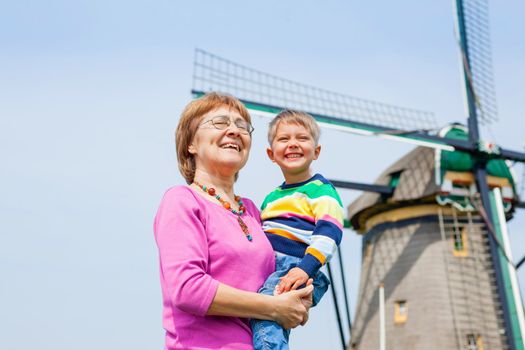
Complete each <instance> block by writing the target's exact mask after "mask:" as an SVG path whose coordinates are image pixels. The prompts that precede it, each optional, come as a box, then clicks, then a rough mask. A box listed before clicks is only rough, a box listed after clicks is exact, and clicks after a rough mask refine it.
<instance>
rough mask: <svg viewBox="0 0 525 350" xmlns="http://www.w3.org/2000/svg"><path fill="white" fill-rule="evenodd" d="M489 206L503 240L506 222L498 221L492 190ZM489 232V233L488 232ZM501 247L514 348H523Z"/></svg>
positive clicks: (495, 226) (502, 269) (516, 312)
mask: <svg viewBox="0 0 525 350" xmlns="http://www.w3.org/2000/svg"><path fill="white" fill-rule="evenodd" d="M490 206H491V208H492V213H493V214H492V222H493V223H494V229H495V231H496V232H495V233H496V236H497V237H498V241H499V242H503V233H502V232H501V225H506V224H507V223H506V222H500V220H499V216H498V214H497V213H498V208H497V206H496V198H495V194H494V191H490ZM489 234H490V233H489ZM501 249H502V248H501V247H500V248H498V255H499V257H500V259H499V260H500V262H501V272H502V279H503V288H504V290H505V295H506V296H507V304H508V309H509V314H510V315H509V316H510V326H511V328H512V334H513V339H512V342H513V343H514V349H516V350H525V348H524V345H523V335H522V334H521V331H520V326H519V320H518V310H517V309H516V303H515V302H514V293H513V291H512V284H511V281H510V271H509V266H508V262H507V259H506V257H505V255H504V254H503V252H502V251H501Z"/></svg>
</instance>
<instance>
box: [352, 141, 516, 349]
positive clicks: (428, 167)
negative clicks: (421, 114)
mask: <svg viewBox="0 0 525 350" xmlns="http://www.w3.org/2000/svg"><path fill="white" fill-rule="evenodd" d="M434 157H435V151H434V150H431V149H427V148H421V147H420V148H416V149H414V150H413V151H412V152H410V153H408V154H407V155H406V156H404V157H403V158H401V159H400V160H399V161H397V162H396V163H394V164H393V165H392V166H390V167H389V168H388V169H387V170H385V171H384V172H383V173H382V174H381V175H380V176H379V178H378V179H377V180H376V184H381V185H388V184H389V183H390V181H391V175H392V174H394V173H398V174H399V181H398V183H397V185H396V189H395V191H394V194H393V196H392V198H384V197H382V196H381V195H378V194H375V193H365V194H363V195H361V196H360V197H359V198H358V199H357V200H356V201H355V202H354V203H352V204H351V205H350V206H349V208H348V212H349V217H350V219H351V222H352V225H353V226H354V228H357V229H360V230H361V232H362V233H363V258H362V268H361V277H360V286H359V294H358V305H357V308H356V313H355V317H354V321H353V327H352V344H353V347H352V346H350V347H349V348H350V349H352V348H353V349H378V348H379V309H378V308H379V294H378V293H379V289H378V286H379V284H380V283H384V286H385V307H386V311H385V317H386V334H387V340H386V344H387V349H389V350H396V349H403V350H406V349H426V350H427V349H428V350H434V349H458V350H459V349H466V347H467V335H468V334H475V335H480V336H481V338H482V341H483V348H484V349H485V350H486V349H491V350H499V349H506V348H507V345H506V338H505V335H504V333H502V329H503V322H502V309H501V305H500V303H499V297H498V294H497V288H496V281H495V272H494V268H493V265H492V259H491V256H490V251H489V245H488V244H489V243H488V236H487V231H486V230H485V229H484V227H483V226H482V225H481V222H482V219H481V218H480V217H479V216H478V215H477V214H476V213H466V212H459V211H456V210H455V209H453V208H451V207H450V206H444V207H442V208H443V210H441V211H440V212H441V218H440V215H439V209H436V213H435V214H434V215H433V216H430V217H429V216H426V217H414V218H411V219H410V220H404V221H403V220H401V221H394V222H385V223H382V224H381V223H380V224H377V225H376V226H374V227H368V228H367V227H366V226H367V222H369V219H370V218H372V217H374V215H377V214H380V213H383V215H384V213H387V214H388V213H389V212H390V211H392V210H396V209H399V208H408V209H407V210H411V208H415V207H417V206H421V205H428V204H429V203H433V204H435V203H436V202H435V199H434V198H435V195H436V194H437V193H438V191H439V186H438V185H437V184H436V181H435V168H434V164H435V158H434ZM436 208H439V207H437V206H436ZM462 229H464V230H465V231H464V232H465V234H466V237H465V238H466V245H467V252H468V253H467V254H466V256H456V255H454V254H453V249H454V245H453V244H454V243H453V238H454V237H453V236H454V233H457V232H459V231H458V230H462ZM367 230H368V231H367ZM368 245H370V246H368ZM396 301H406V306H407V309H408V317H407V320H406V322H405V323H401V324H399V323H396V322H395V320H394V313H395V310H394V308H395V303H396Z"/></svg>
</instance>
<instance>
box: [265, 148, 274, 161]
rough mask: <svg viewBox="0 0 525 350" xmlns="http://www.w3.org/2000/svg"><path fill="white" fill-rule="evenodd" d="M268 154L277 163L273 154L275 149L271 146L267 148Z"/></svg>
mask: <svg viewBox="0 0 525 350" xmlns="http://www.w3.org/2000/svg"><path fill="white" fill-rule="evenodd" d="M266 154H267V155H268V158H270V160H271V161H272V162H274V163H275V157H274V156H273V150H272V149H271V148H270V147H268V148H267V149H266Z"/></svg>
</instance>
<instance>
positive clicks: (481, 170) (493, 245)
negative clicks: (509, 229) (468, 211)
mask: <svg viewBox="0 0 525 350" xmlns="http://www.w3.org/2000/svg"><path fill="white" fill-rule="evenodd" d="M474 172H475V175H476V181H477V185H478V191H479V193H480V195H481V204H482V206H483V209H484V210H485V213H486V214H487V215H486V218H485V220H487V230H492V232H491V233H492V234H491V233H489V234H488V237H489V247H490V255H491V258H492V264H493V266H494V272H495V276H496V287H497V291H498V296H499V300H500V301H501V308H502V311H503V325H504V327H505V336H506V338H507V343H508V344H509V347H510V349H511V350H515V349H516V344H515V343H514V335H513V330H512V326H511V322H510V310H509V304H508V300H507V295H506V293H505V286H504V281H503V271H502V270H501V267H502V265H501V259H500V254H499V251H498V244H497V242H496V238H495V237H496V236H495V235H496V233H495V232H494V231H493V230H494V220H493V217H494V216H493V212H492V207H491V204H490V197H489V185H488V183H487V170H486V169H485V167H484V164H477V165H476V168H475V170H474Z"/></svg>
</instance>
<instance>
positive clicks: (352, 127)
mask: <svg viewBox="0 0 525 350" xmlns="http://www.w3.org/2000/svg"><path fill="white" fill-rule="evenodd" d="M456 20H457V23H456V24H457V34H458V44H459V47H460V57H461V63H462V68H463V78H464V82H465V84H464V88H465V89H464V90H465V99H466V106H467V110H468V119H467V127H461V126H456V125H451V126H448V127H446V128H445V129H443V130H441V131H440V132H434V131H435V130H436V123H435V121H434V119H433V115H432V114H431V113H428V112H423V111H417V110H413V109H408V108H401V107H397V106H393V105H388V104H383V103H377V102H373V101H368V100H363V99H358V98H355V97H350V96H346V95H342V94H336V93H333V92H330V91H325V90H321V89H317V88H314V87H310V86H306V85H303V84H299V83H295V82H292V81H289V80H286V79H282V78H279V77H276V76H272V75H269V74H266V73H263V72H260V71H257V70H254V69H251V68H248V67H245V66H243V65H240V64H236V63H234V62H231V61H228V60H225V59H222V58H220V57H217V56H215V55H212V54H210V53H207V52H205V51H202V50H197V51H196V56H195V65H194V67H195V69H194V79H193V81H194V85H193V88H192V93H193V94H194V96H196V97H198V96H201V95H202V94H204V93H206V92H207V91H222V92H228V93H231V94H233V95H235V96H236V97H239V98H240V99H241V100H242V101H243V102H244V103H245V104H246V106H247V107H248V108H249V109H251V110H252V111H253V112H254V114H257V115H262V116H269V117H271V116H273V115H275V114H276V113H278V112H279V111H280V110H282V109H284V108H293V109H299V110H303V111H306V112H308V113H310V114H312V115H313V116H314V117H315V118H316V119H317V121H318V122H319V124H320V125H321V126H324V127H327V128H332V129H337V130H341V131H345V132H349V133H354V134H361V135H371V136H377V137H383V138H389V139H394V140H398V141H403V142H410V143H413V144H416V145H419V146H420V147H418V148H416V149H415V150H414V151H413V152H411V153H409V154H408V155H407V156H405V157H404V158H403V159H402V160H400V161H399V162H401V163H402V164H400V163H399V162H397V163H395V164H394V165H393V166H392V167H391V168H389V169H387V171H386V172H385V173H383V174H382V175H381V176H380V177H379V179H378V181H376V183H375V184H360V183H354V182H347V181H332V182H333V183H334V185H336V186H339V187H343V188H351V189H357V190H362V191H367V194H365V195H363V197H361V198H360V199H358V201H356V202H355V203H354V204H353V205H352V206H351V207H350V208H349V211H350V213H349V214H351V215H350V218H351V223H352V226H353V227H354V228H355V229H358V230H360V231H361V232H362V233H363V242H364V244H363V259H364V263H363V268H364V269H365V270H369V271H372V270H373V269H374V268H375V269H376V270H380V269H377V267H378V266H383V269H384V270H389V269H391V268H392V267H393V266H397V265H399V264H397V265H396V263H400V262H402V261H401V260H399V256H402V254H401V253H402V252H403V251H404V249H405V248H407V247H409V245H408V243H409V242H412V241H411V240H412V239H414V240H415V239H416V238H418V239H419V238H420V237H421V238H422V239H423V240H422V241H421V243H420V248H419V249H420V250H419V252H421V253H423V252H424V251H425V250H426V247H430V246H431V245H432V244H434V243H435V240H434V241H433V240H428V241H427V242H425V241H424V239H428V238H429V237H431V236H432V232H435V233H437V234H438V235H439V237H440V239H441V243H442V244H441V245H439V246H440V247H441V248H440V249H442V250H443V249H444V248H443V247H446V246H447V242H449V239H450V238H451V239H454V240H455V241H454V242H453V243H454V244H455V245H449V247H456V246H457V248H458V249H457V250H458V251H460V250H464V249H463V248H465V245H466V242H469V243H468V244H469V245H470V247H471V253H470V257H471V258H472V259H471V260H473V261H474V264H470V266H467V267H464V268H465V269H464V270H462V271H460V272H459V274H460V275H461V273H463V274H464V276H465V278H463V279H462V276H463V275H461V276H460V281H462V282H464V283H462V284H464V285H465V284H468V281H467V279H466V277H467V275H468V274H470V273H471V272H472V271H477V272H476V273H478V274H479V275H478V276H481V275H483V276H486V281H485V282H486V283H488V284H486V286H488V290H489V292H488V293H486V294H484V295H481V296H480V299H479V300H481V303H484V302H487V303H489V304H490V305H489V306H488V307H487V308H485V309H483V308H482V309H480V310H481V311H480V313H481V315H482V316H483V315H484V314H485V311H486V310H491V311H492V314H493V316H494V317H489V318H490V319H487V320H483V321H482V322H480V324H481V325H486V326H485V328H483V327H482V328H480V329H475V327H474V326H476V325H474V326H472V329H471V330H469V331H468V333H465V328H464V327H465V326H464V323H465V322H463V321H462V320H461V318H462V317H463V314H462V313H463V312H464V309H465V305H464V304H462V303H461V302H459V301H457V300H454V298H455V296H456V295H455V294H454V293H455V289H454V288H451V287H450V285H451V282H450V278H449V277H450V274H451V273H452V272H451V270H450V268H451V267H454V264H453V263H451V261H452V260H451V259H450V258H449V257H443V256H439V257H438V258H439V262H437V261H438V260H435V261H434V260H431V261H432V266H437V269H438V270H439V271H441V272H442V273H443V274H444V278H441V279H439V280H438V281H437V282H436V283H437V285H438V286H445V287H444V290H445V292H446V291H449V292H448V297H446V298H444V300H441V301H440V305H445V307H448V308H449V309H450V312H449V316H450V315H452V318H451V319H452V321H453V326H452V327H451V330H450V332H452V333H451V334H448V333H446V332H449V330H445V331H444V333H443V336H445V337H446V336H450V338H451V339H453V342H452V343H451V344H452V345H445V346H441V348H458V349H463V348H467V347H468V348H469V349H479V348H481V347H483V346H484V345H485V346H486V348H491V349H500V348H501V349H506V348H508V349H523V348H524V347H523V337H524V334H523V333H524V331H525V326H524V321H523V307H522V305H521V296H520V295H519V291H518V288H517V282H516V274H515V268H514V266H513V264H512V261H511V259H510V250H509V248H508V242H507V238H506V229H505V227H506V226H505V223H506V220H507V219H508V218H510V217H511V215H512V211H513V210H514V209H515V208H519V207H525V206H524V205H523V203H522V202H520V201H519V199H518V198H517V195H516V189H515V183H514V180H513V178H512V176H510V177H509V176H506V175H505V174H503V175H502V174H499V175H502V176H495V175H494V174H493V173H492V169H491V168H492V167H500V168H503V169H504V170H503V171H504V172H505V169H506V170H508V167H506V165H505V164H506V162H507V161H514V162H525V154H523V153H520V152H516V151H512V150H509V149H505V148H502V147H499V146H497V145H493V144H490V143H487V142H483V141H482V140H481V139H480V132H479V123H480V122H481V123H490V122H493V121H495V120H496V114H497V113H496V107H495V98H494V89H493V82H492V76H491V67H490V64H491V63H490V48H489V42H488V32H487V28H488V9H487V3H486V1H485V0H457V1H456ZM454 158H465V159H466V164H465V165H464V168H462V169H460V170H462V171H457V170H458V169H456V168H454V166H455V165H457V164H455V163H454V160H451V159H454ZM444 159H448V160H450V163H452V164H453V166H452V167H451V168H444V167H441V165H442V160H444ZM437 160H439V163H438V162H437ZM407 170H410V171H407ZM410 174H411V175H412V176H408V175H410ZM414 174H419V176H416V175H414ZM424 176H426V177H425V178H424V180H422V177H424ZM365 196H366V197H365ZM364 202H366V203H364ZM415 205H417V206H421V205H427V206H433V207H432V211H427V212H424V211H423V212H419V213H421V215H412V216H410V217H408V218H403V219H395V218H394V219H390V221H388V220H386V219H385V220H386V221H380V220H379V219H378V215H381V214H384V213H388V214H392V211H394V210H401V209H407V208H408V209H409V211H410V212H411V214H414V213H413V212H414V210H415V209H416V208H414V206H415ZM419 209H421V208H419ZM424 209H430V208H428V207H427V208H424ZM405 212H406V210H405ZM396 214H397V215H398V216H397V217H398V218H399V215H401V214H400V212H399V211H397V212H396ZM385 216H386V215H383V219H384V217H385ZM390 217H392V215H390ZM428 218H432V219H433V220H434V221H430V222H431V225H430V226H428V227H426V228H425V229H419V231H418V228H420V227H421V226H418V227H415V226H414V227H412V228H411V229H409V230H408V231H407V232H408V234H402V235H397V236H396V235H394V234H390V236H391V237H390V238H389V232H387V233H385V232H386V230H387V229H388V230H393V231H395V230H398V231H399V228H398V227H388V228H387V229H385V230H383V231H379V230H378V227H379V226H380V224H384V223H386V222H388V223H389V224H390V223H392V222H398V223H404V224H406V225H412V226H413V225H421V220H422V219H425V220H426V219H428ZM371 220H375V221H376V224H375V225H372V224H373V223H370V221H371ZM396 220H397V221H396ZM406 220H415V221H413V222H409V221H406ZM377 222H379V224H377ZM367 225H368V228H367ZM383 228H384V226H383ZM374 229H375V231H374ZM411 230H412V231H411ZM378 232H379V233H378ZM416 232H419V234H418V235H415V233H416ZM405 233H406V232H405ZM465 235H467V236H468V237H470V238H469V240H464V237H465ZM378 237H379V238H381V237H382V238H385V239H384V240H383V241H382V240H381V239H378ZM386 238H389V239H386ZM373 239H375V241H373ZM403 240H404V241H403ZM369 242H374V243H375V244H374V245H367V244H368V243H369ZM506 242H507V243H506ZM394 246H398V247H399V252H400V254H399V256H398V257H396V256H394V257H392V256H390V257H389V256H386V257H385V256H383V255H381V254H374V249H375V251H376V252H381V251H382V250H383V249H388V248H390V247H394ZM368 247H370V248H368ZM473 248H475V249H473ZM368 249H370V252H369V251H368ZM369 254H370V255H369ZM460 254H461V253H460ZM409 257H410V256H409ZM412 257H414V256H413V255H412ZM416 258H417V257H416ZM416 258H415V259H414V260H413V262H412V263H413V266H415V267H418V266H421V265H418V261H419V260H418V259H416ZM431 258H432V257H431ZM365 259H369V261H366V260H365ZM436 259H437V258H436ZM484 259H485V260H487V264H486V265H479V264H477V263H476V262H479V261H484ZM480 267H481V268H480ZM412 269H413V270H416V269H415V268H413V267H412ZM480 269H481V270H482V271H478V270H480ZM363 272H366V271H364V270H362V274H361V275H362V279H363V276H364V274H363ZM385 276H386V274H384V273H383V274H381V273H379V274H378V275H377V281H376V282H378V283H372V284H371V285H367V286H366V287H363V280H362V283H361V287H360V298H359V303H358V304H359V307H358V310H357V315H356V320H357V321H358V322H360V323H359V324H356V325H354V327H353V328H352V331H353V337H352V344H350V346H352V347H353V348H357V349H366V348H368V347H367V346H373V345H374V344H375V343H374V344H372V345H367V344H366V343H360V339H359V338H360V337H359V335H357V339H354V338H355V337H356V334H355V332H360V333H361V334H362V335H363V334H366V335H372V337H371V338H381V334H385V333H386V334H387V336H388V339H392V338H394V337H397V338H399V339H401V340H400V342H399V344H397V343H396V345H393V346H394V347H392V348H397V347H399V348H406V347H407V345H406V344H412V347H413V348H418V344H423V343H421V342H420V340H419V339H414V338H412V339H411V338H410V337H411V335H413V334H418V332H419V331H420V330H421V329H417V326H418V325H414V328H411V329H410V332H409V331H408V330H407V331H406V332H404V331H403V328H401V327H404V326H403V324H405V325H406V326H409V322H403V321H402V320H403V319H404V318H405V319H406V317H408V318H409V320H411V316H406V309H407V307H410V310H411V314H412V310H413V308H412V306H411V305H415V304H417V302H415V303H414V304H412V300H402V299H399V300H391V299H389V297H390V296H392V295H393V294H392V293H393V288H394V287H395V286H396V283H398V282H399V280H398V281H392V280H391V279H385ZM404 276H408V275H404ZM420 276H422V272H419V274H416V275H415V276H412V277H413V278H416V280H417V278H419V277H420ZM483 278H485V277H483ZM332 280H333V278H332ZM379 282H380V283H379ZM485 282H484V283H485ZM392 283H394V285H392ZM460 284H461V283H460ZM379 286H381V287H379ZM364 289H366V290H364ZM457 290H459V292H458V293H463V294H462V296H464V294H465V293H464V292H465V290H466V289H465V288H463V289H462V287H461V286H459V287H458V289H457ZM385 292H386V304H387V307H388V305H390V307H391V308H392V309H394V312H395V315H394V317H395V316H396V315H397V316H399V319H400V320H401V321H399V323H398V325H396V326H395V327H397V328H395V327H390V328H389V327H386V329H385V328H384V327H381V326H380V324H379V322H373V317H372V316H374V315H377V314H378V313H379V311H378V308H379V306H381V303H380V302H379V301H378V298H376V294H378V295H384V294H385ZM370 295H371V296H370ZM413 297H414V298H416V297H417V296H413ZM467 297H468V296H467ZM383 302H384V298H383ZM376 305H377V306H376ZM420 305H421V306H423V307H425V306H429V305H428V304H420ZM431 306H432V305H430V306H429V307H431ZM360 309H366V310H367V311H366V314H368V315H371V317H368V319H367V317H363V318H362V319H361V318H359V317H360V316H359V314H360ZM430 310H432V309H430ZM337 311H338V310H337ZM467 311H468V310H467ZM473 317H476V316H473ZM469 320H470V319H469V318H468V317H467V321H466V325H467V326H469V325H472V322H471V323H469ZM462 322H463V323H462ZM476 327H477V326H476ZM405 328H408V327H405ZM419 328H421V327H419ZM501 330H503V331H501ZM427 331H428V330H427ZM367 332H368V333H367ZM487 332H489V333H490V334H488V333H487ZM494 332H495V333H494ZM341 333H342V332H341ZM396 333H397V334H396ZM427 337H430V338H432V337H431V336H430V335H428V334H427ZM342 338H343V337H342ZM365 338H367V336H361V339H365ZM369 338H370V337H369ZM343 343H344V339H343ZM377 344H378V345H382V344H381V341H379V340H378V342H377ZM383 344H384V343H383ZM447 344H448V343H447ZM438 346H439V344H436V345H435V348H438ZM409 348H410V347H409ZM419 348H423V347H419ZM424 348H428V349H431V348H432V347H424Z"/></svg>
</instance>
